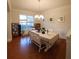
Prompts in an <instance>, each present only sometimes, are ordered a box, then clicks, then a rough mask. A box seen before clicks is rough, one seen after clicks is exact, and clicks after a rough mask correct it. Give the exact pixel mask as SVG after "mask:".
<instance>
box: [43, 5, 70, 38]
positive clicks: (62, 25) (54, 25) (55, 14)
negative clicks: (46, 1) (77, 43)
mask: <svg viewBox="0 0 79 59" xmlns="http://www.w3.org/2000/svg"><path fill="white" fill-rule="evenodd" d="M43 15H44V16H45V21H44V26H45V27H46V28H48V29H52V30H53V31H56V32H58V33H59V34H60V37H61V38H66V36H65V35H66V33H67V31H69V30H70V28H71V6H70V5H65V6H61V7H58V8H55V9H50V10H47V11H45V12H43ZM61 16H64V18H65V19H64V20H65V21H64V22H58V21H57V20H58V18H59V17H61ZM50 18H53V19H54V21H52V22H50V21H49V19H50Z"/></svg>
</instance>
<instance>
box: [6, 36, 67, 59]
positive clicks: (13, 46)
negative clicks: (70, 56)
mask: <svg viewBox="0 0 79 59" xmlns="http://www.w3.org/2000/svg"><path fill="white" fill-rule="evenodd" d="M29 39H30V38H29V37H17V38H14V39H13V41H12V42H9V43H7V59H65V57H66V56H65V55H66V41H65V40H64V39H59V40H57V41H56V43H55V44H54V46H53V47H52V48H51V49H49V50H48V51H47V52H44V51H41V52H40V53H39V52H38V47H37V46H36V45H34V44H33V43H31V41H30V40H29Z"/></svg>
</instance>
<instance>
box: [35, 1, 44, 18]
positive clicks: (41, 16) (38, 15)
mask: <svg viewBox="0 0 79 59" xmlns="http://www.w3.org/2000/svg"><path fill="white" fill-rule="evenodd" d="M38 2H39V14H37V15H35V18H37V19H44V16H43V15H41V14H40V0H38Z"/></svg>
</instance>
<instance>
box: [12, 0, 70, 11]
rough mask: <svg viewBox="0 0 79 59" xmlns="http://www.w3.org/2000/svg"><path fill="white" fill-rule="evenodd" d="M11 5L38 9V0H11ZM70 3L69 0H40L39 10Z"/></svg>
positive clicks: (33, 9)
mask: <svg viewBox="0 0 79 59" xmlns="http://www.w3.org/2000/svg"><path fill="white" fill-rule="evenodd" d="M11 4H12V7H13V8H15V9H23V10H30V11H35V12H37V11H39V2H38V0H11ZM67 4H70V0H40V11H45V10H48V9H51V8H56V7H60V6H63V5H67Z"/></svg>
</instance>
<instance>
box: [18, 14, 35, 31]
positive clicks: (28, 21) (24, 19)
mask: <svg viewBox="0 0 79 59" xmlns="http://www.w3.org/2000/svg"><path fill="white" fill-rule="evenodd" d="M19 19H20V22H19V23H20V24H21V31H25V30H30V29H32V27H33V26H34V18H33V16H26V15H19Z"/></svg>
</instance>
